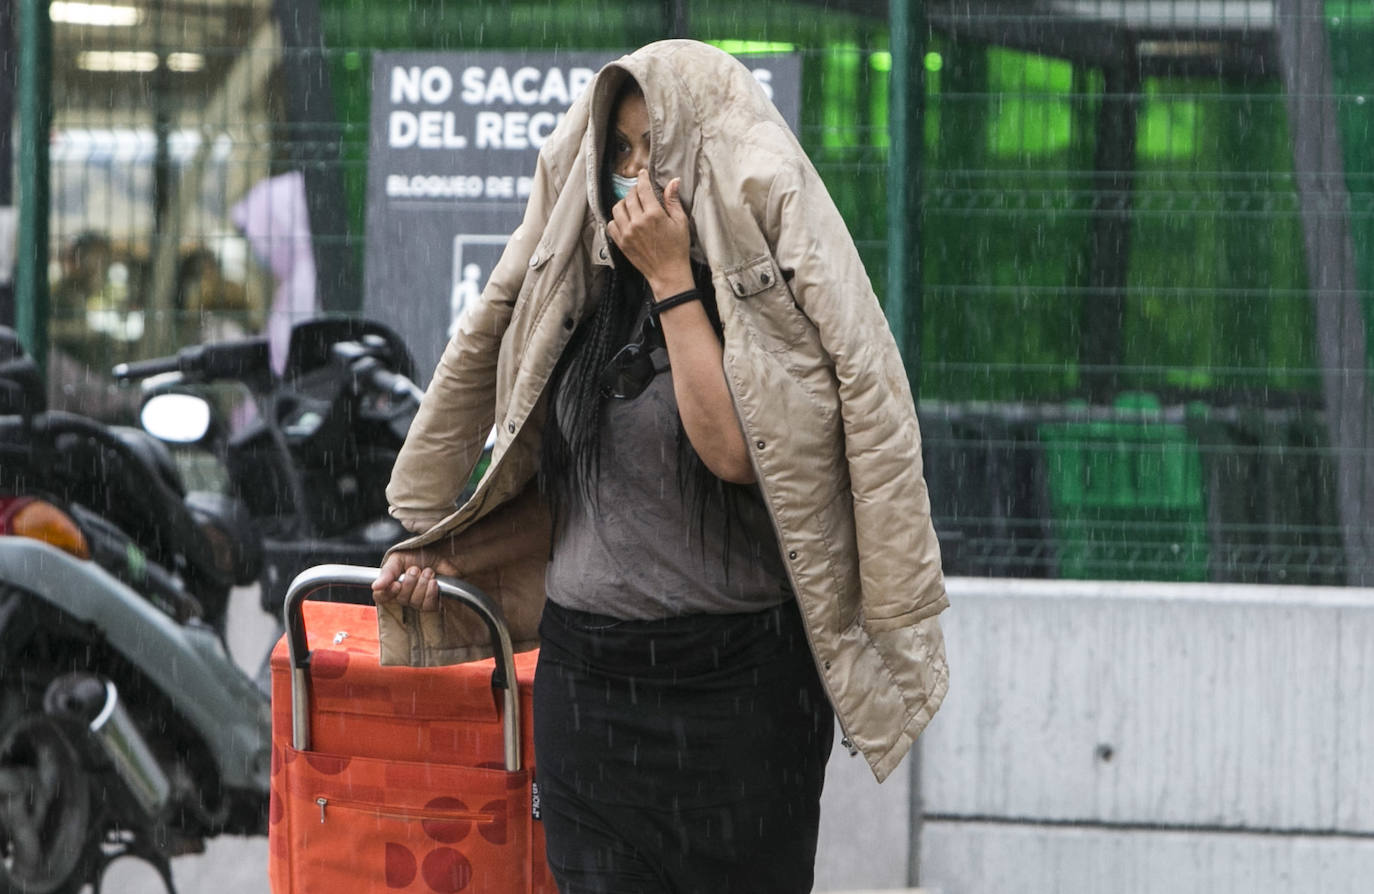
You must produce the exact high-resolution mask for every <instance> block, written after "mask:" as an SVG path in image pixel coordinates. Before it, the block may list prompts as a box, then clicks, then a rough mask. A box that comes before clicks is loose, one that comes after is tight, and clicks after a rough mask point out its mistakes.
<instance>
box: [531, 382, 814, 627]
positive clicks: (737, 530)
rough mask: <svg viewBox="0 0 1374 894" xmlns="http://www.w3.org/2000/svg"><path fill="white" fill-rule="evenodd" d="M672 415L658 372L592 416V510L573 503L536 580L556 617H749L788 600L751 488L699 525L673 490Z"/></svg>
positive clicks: (668, 390)
mask: <svg viewBox="0 0 1374 894" xmlns="http://www.w3.org/2000/svg"><path fill="white" fill-rule="evenodd" d="M677 438H678V415H677V399H676V397H675V396H674V394H673V383H672V376H671V374H670V373H668V372H662V373H660V374H658V375H657V376H655V377H654V380H653V382H652V383H651V384H650V385H649V387H648V388H647V389H646V390H645V391H644V393H643V394H641V395H639V396H638V397H636V398H634V399H632V400H607V401H605V403H604V404H603V410H602V417H601V474H600V476H599V480H598V482H597V486H596V488H595V493H596V496H597V498H598V499H597V500H596V501H595V502H594V504H588V502H587V501H586V500H585V499H582V498H574V499H573V500H572V501H571V502H572V505H571V506H570V507H568V509H567V510H566V511H565V512H564V516H563V518H561V519H560V520H559V522H558V525H557V527H556V531H555V537H554V543H553V554H552V557H551V559H550V561H549V566H548V572H547V574H546V576H545V588H546V590H547V593H548V597H549V598H550V599H552V600H553V601H554V602H556V603H558V604H559V605H561V606H563V607H565V608H572V609H578V610H581V611H587V612H596V613H598V614H603V615H610V616H612V617H616V618H623V619H626V620H652V619H656V618H665V617H672V616H676V615H684V614H694V613H705V614H728V613H733V612H750V611H759V610H762V609H765V608H768V607H769V606H773V605H776V604H778V603H779V602H782V601H783V600H784V599H788V598H790V597H791V592H792V591H791V587H790V585H789V584H788V581H787V574H786V570H785V569H784V567H783V564H782V555H781V552H780V550H779V547H778V540H777V535H776V534H775V533H774V531H773V525H772V522H771V521H770V520H769V518H768V512H767V510H766V509H765V508H764V505H763V500H762V497H761V496H760V494H759V492H758V489H757V487H750V488H736V489H735V490H736V491H737V492H738V498H737V499H736V501H735V502H736V504H737V507H738V512H737V514H735V515H734V516H733V517H731V518H730V519H729V543H728V547H727V543H726V533H725V532H726V527H727V519H726V515H727V513H726V509H725V506H724V501H723V500H722V499H719V498H717V497H715V496H712V497H709V498H708V499H707V501H706V516H705V524H704V525H703V524H701V520H700V517H699V515H698V514H697V510H696V508H695V507H689V506H688V502H689V501H688V500H687V498H686V497H685V496H684V495H683V490H682V489H681V488H680V487H679V485H678V447H677Z"/></svg>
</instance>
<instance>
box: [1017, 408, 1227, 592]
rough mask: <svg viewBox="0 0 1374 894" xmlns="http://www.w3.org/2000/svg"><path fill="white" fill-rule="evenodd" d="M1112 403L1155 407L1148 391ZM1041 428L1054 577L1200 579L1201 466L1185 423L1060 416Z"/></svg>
mask: <svg viewBox="0 0 1374 894" xmlns="http://www.w3.org/2000/svg"><path fill="white" fill-rule="evenodd" d="M1117 406H1118V408H1120V409H1122V410H1134V411H1140V412H1141V413H1143V414H1146V415H1147V416H1148V414H1150V412H1151V411H1152V410H1153V411H1154V412H1155V413H1157V412H1158V410H1159V405H1158V402H1157V401H1155V400H1153V399H1152V398H1149V397H1148V396H1145V395H1131V396H1123V398H1122V400H1119V401H1118V403H1117ZM1123 415H1125V414H1123ZM1039 434H1040V440H1041V442H1042V443H1043V444H1044V448H1045V462H1046V469H1047V477H1048V484H1049V493H1050V511H1051V514H1052V525H1051V529H1052V530H1053V531H1054V536H1055V540H1056V548H1057V550H1058V558H1059V573H1060V575H1061V576H1063V577H1067V578H1087V579H1106V580H1129V579H1132V578H1150V579H1154V580H1194V581H1199V580H1206V579H1207V562H1208V550H1207V510H1206V506H1205V505H1204V502H1203V496H1202V493H1203V492H1202V462H1201V458H1200V455H1199V453H1198V447H1197V443H1196V442H1195V441H1194V440H1193V439H1192V437H1191V436H1190V435H1189V433H1188V431H1187V428H1186V427H1185V426H1183V425H1173V424H1165V423H1161V422H1158V421H1155V420H1148V419H1146V420H1142V422H1140V423H1134V422H1120V421H1106V422H1066V423H1056V424H1049V425H1042V426H1040V430H1039Z"/></svg>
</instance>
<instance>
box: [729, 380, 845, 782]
mask: <svg viewBox="0 0 1374 894" xmlns="http://www.w3.org/2000/svg"><path fill="white" fill-rule="evenodd" d="M725 388H726V390H727V391H729V392H730V399H731V400H732V401H734V403H735V406H736V407H738V406H739V397H738V395H736V394H735V384H734V382H732V381H731V379H730V375H729V373H728V372H727V373H726V375H725ZM739 427H740V430H741V431H743V432H744V446H745V447H746V448H748V447H750V446H751V445H752V444H753V443H754V437H753V434H752V433H751V432H750V431H749V429H748V427H747V426H746V425H745V422H744V420H743V419H740V421H739ZM755 457H756V454H755V453H754V451H753V450H750V451H749V462H750V464H751V465H752V466H753V467H754V479H755V480H756V481H757V482H758V486H759V492H760V493H762V494H763V505H764V508H765V509H767V510H768V519H769V520H770V521H771V522H772V523H773V533H774V535H776V536H777V538H778V545H779V546H781V547H783V558H784V559H786V557H787V551H786V544H784V543H783V542H782V526H781V525H779V524H778V516H777V513H776V512H774V511H773V500H772V498H770V497H769V496H768V488H767V486H766V485H765V483H764V482H765V478H764V476H763V473H762V470H761V469H760V468H759V464H758V460H757V459H756V458H755ZM785 566H786V568H787V581H788V583H790V584H791V585H792V598H793V599H795V600H797V602H798V603H799V604H798V608H800V607H801V606H800V602H801V599H800V597H798V595H797V594H798V593H800V592H801V588H800V587H798V586H797V577H796V573H795V572H794V571H793V570H792V560H788V561H786V562H785ZM801 616H802V619H801V620H802V632H803V633H805V634H806V645H807V647H808V648H810V649H811V660H812V661H816V660H817V659H819V658H820V655H819V654H817V652H816V641H815V639H813V638H812V636H811V625H810V623H808V622H807V619H806V613H805V612H802V613H801ZM821 664H822V666H821V667H820V668H817V669H816V675H817V676H818V677H820V678H821V687H822V688H823V689H824V690H825V697H826V698H828V699H830V705H831V707H834V706H835V693H834V692H833V691H831V689H830V680H829V679H828V678H827V677H826V674H825V671H826V670H828V669H829V668H828V667H827V666H826V665H825V662H823V661H822V662H821ZM835 722H836V723H838V724H839V725H840V744H841V745H843V746H844V747H845V748H847V749H848V750H849V756H850V757H853V756H854V755H856V754H858V753H859V750H858V748H856V747H855V745H854V740H853V739H851V738H850V737H849V727H848V726H847V725H846V724H845V722H844V717H843V716H841V714H840V711H839V709H838V708H835ZM865 760H867V757H865Z"/></svg>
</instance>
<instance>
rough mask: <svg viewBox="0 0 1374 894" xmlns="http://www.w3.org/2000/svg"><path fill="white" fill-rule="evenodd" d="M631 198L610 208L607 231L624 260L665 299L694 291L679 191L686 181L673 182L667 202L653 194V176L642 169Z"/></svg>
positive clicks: (666, 191) (665, 195)
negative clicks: (609, 220)
mask: <svg viewBox="0 0 1374 894" xmlns="http://www.w3.org/2000/svg"><path fill="white" fill-rule="evenodd" d="M637 180H638V182H637V183H636V184H635V188H634V189H632V190H630V194H629V195H628V196H626V197H625V198H623V199H621V200H620V201H619V202H616V203H615V207H613V208H612V209H611V217H612V218H613V219H612V220H611V222H610V223H609V224H607V225H606V232H607V234H608V235H609V236H610V237H611V239H612V240H614V241H615V244H616V245H617V246H618V247H619V248H620V251H621V253H622V254H624V255H625V259H626V260H628V261H629V262H630V263H631V264H633V265H634V266H635V269H636V270H638V271H639V272H640V273H641V274H643V276H644V278H645V279H646V280H648V283H649V288H651V289H653V291H654V294H655V295H658V296H663V297H666V296H668V295H674V294H677V293H678V292H685V291H687V290H688V289H690V288H692V262H691V258H690V256H689V254H688V252H689V251H690V249H691V245H692V234H691V229H690V228H689V227H688V224H687V212H686V211H683V210H682V202H681V200H680V199H679V198H678V191H679V190H680V189H681V188H682V179H681V178H679V177H674V178H673V179H672V180H670V181H669V182H668V186H667V188H666V189H664V190H663V203H662V204H660V203H659V201H658V196H656V195H654V189H653V186H652V185H651V184H650V183H649V175H648V173H647V172H646V171H644V170H642V169H641V170H640V172H639V174H638V176H637Z"/></svg>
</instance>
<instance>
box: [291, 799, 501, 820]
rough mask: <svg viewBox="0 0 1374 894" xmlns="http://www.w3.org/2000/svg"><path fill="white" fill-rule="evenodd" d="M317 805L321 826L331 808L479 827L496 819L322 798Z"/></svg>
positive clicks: (489, 815)
mask: <svg viewBox="0 0 1374 894" xmlns="http://www.w3.org/2000/svg"><path fill="white" fill-rule="evenodd" d="M315 803H316V804H318V805H319V808H320V825H324V823H325V816H326V811H327V809H328V808H330V807H334V808H337V809H340V810H352V811H357V812H359V813H368V814H371V815H372V816H380V817H385V818H387V819H398V820H422V821H423V820H443V821H447V822H462V823H475V824H477V825H479V826H482V825H491V824H492V823H493V822H495V819H494V818H493V817H492V816H491V814H489V813H474V812H467V813H463V812H454V811H452V810H434V809H426V808H423V807H417V808H415V809H413V810H391V809H387V808H385V807H378V806H376V805H374V804H367V803H365V802H362V801H349V800H345V799H341V798H326V797H324V796H320V797H318V798H316V799H315Z"/></svg>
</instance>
